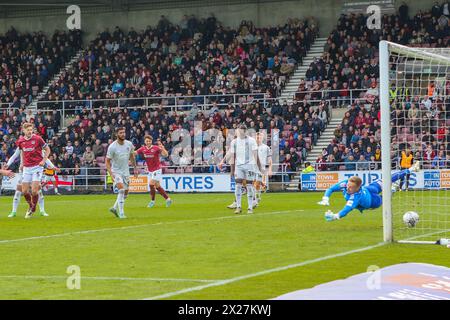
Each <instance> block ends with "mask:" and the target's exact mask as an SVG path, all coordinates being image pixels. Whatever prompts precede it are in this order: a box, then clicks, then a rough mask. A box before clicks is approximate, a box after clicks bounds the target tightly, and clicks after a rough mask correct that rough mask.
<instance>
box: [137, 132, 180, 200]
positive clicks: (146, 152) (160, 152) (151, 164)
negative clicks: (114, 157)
mask: <svg viewBox="0 0 450 320" xmlns="http://www.w3.org/2000/svg"><path fill="white" fill-rule="evenodd" d="M144 144H145V145H144V146H142V147H140V148H139V149H138V150H137V151H136V154H138V155H140V156H141V157H142V158H143V159H144V160H145V163H146V165H147V171H148V181H149V187H150V202H149V204H148V205H147V207H148V208H153V207H154V206H155V195H156V191H158V192H159V194H160V195H161V196H162V197H163V198H164V199H165V200H166V207H170V205H171V204H172V199H171V198H170V197H169V195H168V194H167V192H166V191H165V190H164V188H163V187H162V186H161V179H162V166H161V161H160V156H163V157H167V156H168V155H169V153H168V152H167V150H166V148H165V147H164V145H163V144H162V142H161V140H159V139H158V141H157V145H153V138H152V136H149V135H146V136H145V137H144Z"/></svg>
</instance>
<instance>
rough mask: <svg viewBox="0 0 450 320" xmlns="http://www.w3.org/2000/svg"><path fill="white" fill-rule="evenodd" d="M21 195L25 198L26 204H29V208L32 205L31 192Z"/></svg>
mask: <svg viewBox="0 0 450 320" xmlns="http://www.w3.org/2000/svg"><path fill="white" fill-rule="evenodd" d="M23 197H24V198H25V200H27V202H28V205H29V206H30V208H31V207H32V206H33V202H32V200H31V194H30V193H24V194H23Z"/></svg>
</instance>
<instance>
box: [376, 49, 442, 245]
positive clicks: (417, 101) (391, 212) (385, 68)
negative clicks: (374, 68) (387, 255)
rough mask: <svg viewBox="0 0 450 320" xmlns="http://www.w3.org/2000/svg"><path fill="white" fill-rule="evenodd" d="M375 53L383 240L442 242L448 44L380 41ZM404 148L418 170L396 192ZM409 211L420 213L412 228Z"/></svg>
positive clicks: (424, 242)
mask: <svg viewBox="0 0 450 320" xmlns="http://www.w3.org/2000/svg"><path fill="white" fill-rule="evenodd" d="M379 58H380V61H379V64H380V99H379V100H380V109H381V150H382V159H381V160H382V177H383V233H384V241H386V242H392V241H397V242H402V243H423V244H428V243H433V244H434V243H438V244H439V243H441V244H442V243H444V242H445V241H447V240H448V239H449V238H450V105H449V104H450V97H449V90H450V83H449V82H450V72H449V71H450V48H422V47H420V48H419V47H418V48H411V47H406V46H403V45H399V44H396V43H392V42H388V41H381V42H380V46H379ZM402 153H404V156H406V154H409V153H411V154H412V155H413V157H414V161H420V163H421V170H420V172H418V173H412V174H411V175H410V176H409V177H405V178H404V179H403V180H402V181H401V186H402V188H401V189H400V190H398V191H396V192H394V191H392V189H391V187H392V183H391V177H392V174H394V173H395V172H398V171H400V170H401V169H402V168H401V156H402ZM389 195H391V196H389ZM408 211H414V212H417V213H418V214H419V222H418V223H417V224H416V225H415V226H414V227H410V226H407V225H405V224H404V222H403V219H402V218H403V215H404V214H405V213H406V212H408Z"/></svg>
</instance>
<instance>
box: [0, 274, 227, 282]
mask: <svg viewBox="0 0 450 320" xmlns="http://www.w3.org/2000/svg"><path fill="white" fill-rule="evenodd" d="M67 278H68V276H44V275H0V280H1V279H31V280H33V279H49V280H52V279H55V280H56V279H63V280H65V279H67ZM80 280H108V281H142V282H145V281H161V282H165V281H173V282H205V283H211V282H217V281H222V280H207V279H178V278H130V277H86V276H81V277H80Z"/></svg>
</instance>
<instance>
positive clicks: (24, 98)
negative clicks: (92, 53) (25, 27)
mask: <svg viewBox="0 0 450 320" xmlns="http://www.w3.org/2000/svg"><path fill="white" fill-rule="evenodd" d="M81 45H82V43H81V31H79V30H77V31H55V32H54V33H53V35H52V36H51V37H47V36H46V35H45V34H44V33H42V32H33V33H21V32H18V31H17V30H15V29H14V28H13V27H11V28H10V29H9V30H8V31H7V32H6V33H5V34H4V35H0V104H2V103H5V104H6V105H11V107H12V108H20V107H21V106H24V105H26V104H28V103H29V102H31V101H32V99H33V98H34V97H35V96H36V95H37V93H38V92H39V91H41V90H42V89H43V87H44V86H46V85H47V83H48V81H49V80H50V79H51V77H52V76H53V75H54V74H55V73H56V72H57V71H58V70H59V69H60V68H61V67H62V66H64V65H65V64H66V63H67V62H68V61H69V60H70V58H71V57H72V56H73V55H74V54H75V53H76V52H77V51H78V50H79V49H80V48H81Z"/></svg>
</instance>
